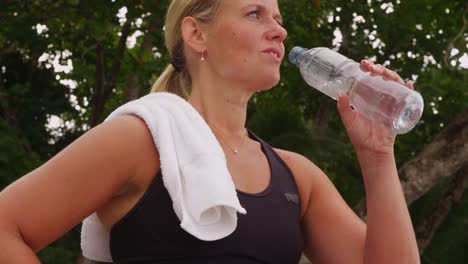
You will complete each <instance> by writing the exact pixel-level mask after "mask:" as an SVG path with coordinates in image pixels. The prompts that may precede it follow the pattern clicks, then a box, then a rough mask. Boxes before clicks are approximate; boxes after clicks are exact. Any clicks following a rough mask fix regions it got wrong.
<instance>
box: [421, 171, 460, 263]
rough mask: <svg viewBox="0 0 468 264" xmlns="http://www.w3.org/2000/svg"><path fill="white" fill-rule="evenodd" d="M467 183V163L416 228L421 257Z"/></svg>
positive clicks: (458, 199)
mask: <svg viewBox="0 0 468 264" xmlns="http://www.w3.org/2000/svg"><path fill="white" fill-rule="evenodd" d="M467 183H468V163H467V164H466V165H465V166H464V167H463V168H462V169H460V170H459V171H458V172H457V173H456V175H455V177H454V178H453V179H452V181H451V182H450V184H449V186H448V187H447V189H446V190H445V191H444V194H443V196H442V199H441V200H439V202H438V203H437V205H436V206H435V209H434V210H433V211H432V213H431V215H430V216H429V217H427V218H426V219H425V221H424V222H423V223H422V224H421V225H420V226H418V228H416V236H417V238H418V247H419V253H420V254H421V255H422V254H423V253H424V250H425V249H426V248H427V247H428V246H429V245H430V243H431V241H432V238H433V237H434V234H435V233H436V231H437V230H438V229H439V227H440V225H441V224H442V223H443V222H444V221H445V219H446V218H447V215H448V214H449V213H450V210H451V209H452V208H453V207H454V206H456V205H457V204H458V203H459V202H460V200H461V198H462V196H463V192H464V191H465V186H466V184H467Z"/></svg>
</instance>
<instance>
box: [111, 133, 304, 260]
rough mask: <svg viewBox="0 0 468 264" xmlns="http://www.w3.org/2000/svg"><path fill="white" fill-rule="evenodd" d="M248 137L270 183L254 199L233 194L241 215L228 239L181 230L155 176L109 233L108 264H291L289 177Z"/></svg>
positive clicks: (293, 193) (297, 248) (292, 186)
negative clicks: (266, 164)
mask: <svg viewBox="0 0 468 264" xmlns="http://www.w3.org/2000/svg"><path fill="white" fill-rule="evenodd" d="M249 134H250V137H251V138H253V139H254V140H256V141H258V142H259V143H260V144H261V146H262V150H263V152H264V154H265V155H266V157H267V159H268V162H269V165H270V171H271V179H270V183H269V185H268V187H267V188H266V189H265V190H264V191H262V192H260V193H255V194H249V193H245V192H242V191H239V190H238V191H237V193H238V198H239V200H240V203H241V205H242V206H243V207H244V208H245V209H246V210H247V214H246V215H242V214H238V220H237V221H238V222H237V227H236V230H235V231H234V232H233V233H232V234H231V235H229V236H227V237H225V238H222V239H220V240H216V241H203V240H199V239H198V238H196V237H194V236H192V235H190V234H189V233H187V232H186V231H185V230H183V229H182V228H181V227H180V226H179V224H180V221H179V219H178V218H177V216H176V215H175V213H174V209H173V207H172V200H171V198H170V196H169V194H168V192H167V190H166V189H165V187H164V185H163V181H162V177H161V174H160V173H159V174H158V175H157V176H156V177H154V179H153V180H152V182H151V184H150V186H149V187H148V189H147V190H146V191H145V193H144V195H143V197H142V198H141V199H140V200H139V201H138V202H137V204H136V205H135V206H134V207H133V208H132V209H131V210H130V211H129V212H128V213H127V214H126V215H125V216H124V217H123V218H122V219H121V220H120V221H118V222H117V223H116V224H115V225H114V226H113V227H112V229H111V232H110V249H111V254H112V258H113V260H114V263H119V264H130V263H131V264H137V263H138V264H143V263H145V264H146V263H148V264H149V263H151V264H179V263H184V264H196V263H197V264H198V263H200V264H201V263H203V264H210V263H216V264H230V263H233V264H234V263H236V264H259V263H281V264H289V263H291V264H293V263H294V264H297V263H298V262H299V259H300V257H301V253H302V236H301V228H300V205H299V194H298V190H297V186H296V183H295V180H294V177H293V175H292V173H291V171H290V170H289V168H288V167H287V166H286V164H285V163H284V161H283V160H282V159H281V158H280V157H279V156H278V154H277V153H276V152H275V151H274V150H273V149H272V148H271V147H270V146H269V145H268V144H267V143H265V142H264V141H263V140H261V139H260V138H258V137H257V136H255V135H254V134H253V133H252V132H250V131H249Z"/></svg>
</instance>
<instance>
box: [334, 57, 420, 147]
mask: <svg viewBox="0 0 468 264" xmlns="http://www.w3.org/2000/svg"><path fill="white" fill-rule="evenodd" d="M361 67H362V68H363V69H364V70H367V71H370V72H371V73H373V74H376V75H380V76H383V77H384V78H386V79H389V80H392V81H395V82H398V83H400V84H402V85H405V86H406V87H408V88H410V89H413V82H412V81H409V82H406V83H405V82H404V81H403V79H402V78H401V77H400V76H399V75H398V73H396V72H394V71H392V70H389V69H387V68H385V67H384V66H382V65H380V64H373V63H372V62H369V61H367V60H363V61H361ZM338 111H339V113H340V116H341V119H342V121H343V124H344V126H345V128H346V131H347V133H348V135H349V137H350V140H351V143H352V144H353V145H354V148H355V149H356V152H358V153H359V152H361V151H365V152H369V153H371V154H393V144H394V142H395V134H394V133H393V132H391V131H389V130H388V129H386V128H385V127H384V126H383V125H381V124H377V123H373V122H371V121H369V120H368V119H367V118H366V117H365V116H363V115H362V114H361V113H359V112H357V111H355V110H353V109H352V108H351V106H350V101H349V97H348V96H347V95H341V96H340V97H339V98H338Z"/></svg>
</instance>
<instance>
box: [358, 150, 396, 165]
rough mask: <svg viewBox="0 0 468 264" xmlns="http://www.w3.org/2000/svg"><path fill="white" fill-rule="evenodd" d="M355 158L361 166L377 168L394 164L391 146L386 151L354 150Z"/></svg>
mask: <svg viewBox="0 0 468 264" xmlns="http://www.w3.org/2000/svg"><path fill="white" fill-rule="evenodd" d="M356 154H357V158H358V160H359V163H360V164H361V166H362V167H368V168H378V167H382V166H384V167H386V166H388V165H392V166H394V165H395V155H394V153H393V148H392V149H389V150H387V151H378V152H377V151H370V150H361V151H356Z"/></svg>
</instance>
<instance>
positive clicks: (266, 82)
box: [257, 73, 280, 91]
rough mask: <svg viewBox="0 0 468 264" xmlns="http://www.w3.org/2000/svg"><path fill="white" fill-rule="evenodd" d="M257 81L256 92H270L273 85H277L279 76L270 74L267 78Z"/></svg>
mask: <svg viewBox="0 0 468 264" xmlns="http://www.w3.org/2000/svg"><path fill="white" fill-rule="evenodd" d="M258 81H259V82H258V83H257V85H258V86H257V87H258V89H257V90H261V91H266V90H270V89H271V88H273V87H274V86H275V85H277V84H278V83H279V81H280V74H279V73H277V74H274V75H271V74H270V75H269V76H265V78H262V79H259V80H258Z"/></svg>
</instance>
